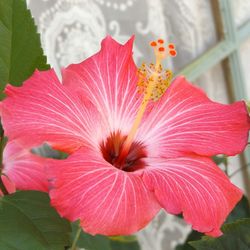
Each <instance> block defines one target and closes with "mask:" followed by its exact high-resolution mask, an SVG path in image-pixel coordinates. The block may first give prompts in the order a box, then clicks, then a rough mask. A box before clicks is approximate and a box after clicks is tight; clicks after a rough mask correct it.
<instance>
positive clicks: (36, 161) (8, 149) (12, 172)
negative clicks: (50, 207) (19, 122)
mask: <svg viewBox="0 0 250 250" xmlns="http://www.w3.org/2000/svg"><path fill="white" fill-rule="evenodd" d="M45 161H46V159H44V158H42V157H39V156H37V155H34V154H33V153H31V152H30V150H28V149H27V148H24V147H22V146H21V145H20V144H19V143H18V142H17V141H14V140H13V141H10V142H8V143H7V145H6V146H5V148H4V151H3V170H2V171H3V174H5V175H6V176H8V178H9V180H11V182H13V183H14V184H15V187H16V188H17V189H20V190H38V191H44V192H48V182H47V178H46V175H45V171H44V168H45ZM6 178H7V177H6ZM4 184H5V183H4ZM7 189H8V188H7Z"/></svg>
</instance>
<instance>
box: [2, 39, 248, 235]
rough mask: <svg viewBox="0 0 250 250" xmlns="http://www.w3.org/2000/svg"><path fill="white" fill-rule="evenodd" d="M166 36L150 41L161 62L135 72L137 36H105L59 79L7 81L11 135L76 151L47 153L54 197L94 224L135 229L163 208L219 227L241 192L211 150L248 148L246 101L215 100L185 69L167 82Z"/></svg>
mask: <svg viewBox="0 0 250 250" xmlns="http://www.w3.org/2000/svg"><path fill="white" fill-rule="evenodd" d="M162 43H163V41H162V40H159V41H158V42H155V43H152V44H151V45H152V46H153V47H154V48H155V54H156V64H155V65H151V66H150V67H147V66H145V65H144V66H142V68H141V69H140V71H139V76H138V74H137V68H136V66H135V64H134V61H133V58H132V46H133V38H131V39H130V40H129V41H128V42H127V43H126V44H125V45H120V44H119V43H117V42H116V41H114V40H113V39H112V38H111V37H110V36H108V37H106V38H105V39H104V40H103V42H102V48H101V50H100V52H98V53H97V54H95V55H93V56H92V57H90V58H88V59H87V60H85V61H83V62H82V63H80V64H73V65H70V66H69V67H67V68H66V69H64V70H63V71H62V83H63V84H61V83H60V82H59V80H58V78H57V77H56V75H55V73H54V70H49V71H45V72H39V71H36V72H35V73H34V75H33V76H32V77H31V78H30V79H28V80H27V81H26V82H25V83H24V84H23V86H22V87H12V86H10V85H9V86H7V87H6V90H5V93H6V94H7V96H8V97H7V98H6V99H5V100H4V101H3V102H2V104H1V112H2V121H3V126H4V129H5V132H6V135H7V136H8V137H9V139H10V140H13V139H15V140H18V141H19V143H22V144H23V145H25V146H26V147H33V146H38V145H41V144H42V143H44V142H47V143H48V144H50V145H51V146H52V147H53V148H54V149H58V150H62V151H65V152H68V153H70V155H69V157H68V158H67V159H65V160H49V163H48V167H47V170H48V177H49V179H50V182H51V185H52V187H51V190H50V197H51V204H52V205H53V206H54V207H55V208H56V209H57V211H58V212H59V213H60V214H61V216H63V217H66V218H68V219H69V220H71V221H75V220H77V219H80V221H81V226H82V227H83V228H84V230H85V231H86V232H88V233H91V234H104V235H119V234H131V233H133V232H136V231H138V230H139V229H141V228H143V227H144V226H145V225H147V224H148V222H149V221H150V220H151V219H152V218H153V217H154V216H155V215H156V213H157V212H158V211H159V210H160V209H161V208H164V209H165V210H166V211H167V212H169V213H172V214H179V213H181V212H182V213H183V216H184V219H185V220H186V221H187V222H188V223H190V224H192V227H193V228H194V229H196V230H198V231H200V232H205V233H206V234H208V235H211V236H219V235H220V234H221V231H220V226H221V225H222V223H223V222H224V220H225V218H226V216H227V215H228V214H229V212H230V211H231V210H232V208H233V207H234V206H235V204H236V203H237V202H238V201H239V200H240V198H241V196H242V192H241V190H239V189H238V188H237V187H236V186H234V185H233V184H231V182H230V181H229V179H228V178H227V176H226V175H225V174H224V173H223V171H221V170H220V169H219V167H217V166H216V165H215V164H214V163H213V161H212V160H211V159H210V157H211V156H213V155H216V154H221V153H223V154H227V155H235V154H238V153H240V152H242V151H243V149H244V148H245V146H246V144H247V139H248V131H249V128H250V120H249V116H248V113H247V111H246V105H245V104H244V102H243V101H240V102H236V103H234V104H231V105H223V104H219V103H216V102H213V101H211V100H209V99H208V97H207V96H206V95H205V93H204V92H203V91H202V90H201V89H199V88H197V87H195V86H193V85H192V84H190V83H189V82H188V81H187V80H186V79H185V78H183V77H177V78H176V79H175V80H174V81H173V82H172V83H171V84H170V78H171V72H170V71H165V72H164V71H163V70H162V68H161V60H162V59H163V58H164V57H165V56H166V49H165V48H164V47H163V46H162V45H161V44H162ZM169 48H170V50H169V54H170V55H173V56H174V55H175V54H176V52H175V50H174V46H173V45H172V44H170V45H169ZM138 77H139V78H138ZM137 85H138V86H137ZM138 91H139V92H140V93H142V95H139V94H138ZM164 92H165V93H164Z"/></svg>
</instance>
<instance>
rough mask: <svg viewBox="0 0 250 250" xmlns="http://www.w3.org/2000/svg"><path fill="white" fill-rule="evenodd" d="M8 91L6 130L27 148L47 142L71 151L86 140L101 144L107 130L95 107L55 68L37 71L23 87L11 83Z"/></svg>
mask: <svg viewBox="0 0 250 250" xmlns="http://www.w3.org/2000/svg"><path fill="white" fill-rule="evenodd" d="M5 92H6V94H7V95H8V97H7V98H6V99H5V100H4V101H3V102H2V105H1V113H2V122H3V127H4V130H5V133H6V135H7V136H8V138H9V139H10V140H13V139H18V140H19V141H20V142H22V143H23V144H25V146H26V147H32V146H39V145H41V144H43V143H44V142H47V143H48V144H50V145H51V146H53V147H54V148H56V149H59V150H64V151H66V152H71V151H74V150H75V149H77V148H79V146H81V145H82V144H83V143H91V142H92V143H94V142H95V143H97V142H98V139H97V138H98V135H100V134H101V131H103V132H104V131H105V130H104V128H103V127H101V125H100V126H97V124H100V119H99V118H100V117H99V113H98V111H97V110H96V109H95V108H94V106H93V105H92V104H91V103H90V102H85V103H83V102H82V101H81V100H80V99H79V98H78V97H77V96H75V95H74V94H72V93H71V92H70V91H69V90H68V89H67V88H66V87H65V86H63V85H62V84H60V82H59V81H58V79H57V77H56V75H55V73H54V71H53V70H49V71H44V72H39V71H36V72H35V73H34V74H33V76H32V77H31V78H30V79H28V80H27V81H26V82H25V83H24V84H23V86H22V87H13V86H11V85H8V86H7V87H6V89H5ZM98 128H99V130H100V131H99V130H98ZM98 131H99V132H98ZM103 132H102V133H103Z"/></svg>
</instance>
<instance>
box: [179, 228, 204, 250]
mask: <svg viewBox="0 0 250 250" xmlns="http://www.w3.org/2000/svg"><path fill="white" fill-rule="evenodd" d="M202 235H203V234H202V233H200V232H197V231H195V230H192V231H191V233H190V234H189V235H188V237H187V239H186V241H185V242H184V243H183V244H180V245H177V246H176V248H175V250H194V248H193V247H192V246H190V245H189V242H190V241H195V240H200V239H201V237H202Z"/></svg>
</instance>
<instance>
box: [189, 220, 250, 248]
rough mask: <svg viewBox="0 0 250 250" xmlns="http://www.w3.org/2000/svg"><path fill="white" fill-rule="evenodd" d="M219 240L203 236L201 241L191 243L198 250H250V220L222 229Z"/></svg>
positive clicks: (228, 225) (240, 221)
mask: <svg viewBox="0 0 250 250" xmlns="http://www.w3.org/2000/svg"><path fill="white" fill-rule="evenodd" d="M222 231H223V233H224V234H223V235H222V236H221V237H219V238H212V237H208V236H203V237H202V239H201V240H198V241H192V242H189V244H190V245H191V246H193V247H194V248H195V249H197V250H238V249H239V250H249V249H250V218H247V219H241V220H238V221H236V222H233V223H228V224H225V225H224V226H223V227H222Z"/></svg>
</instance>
